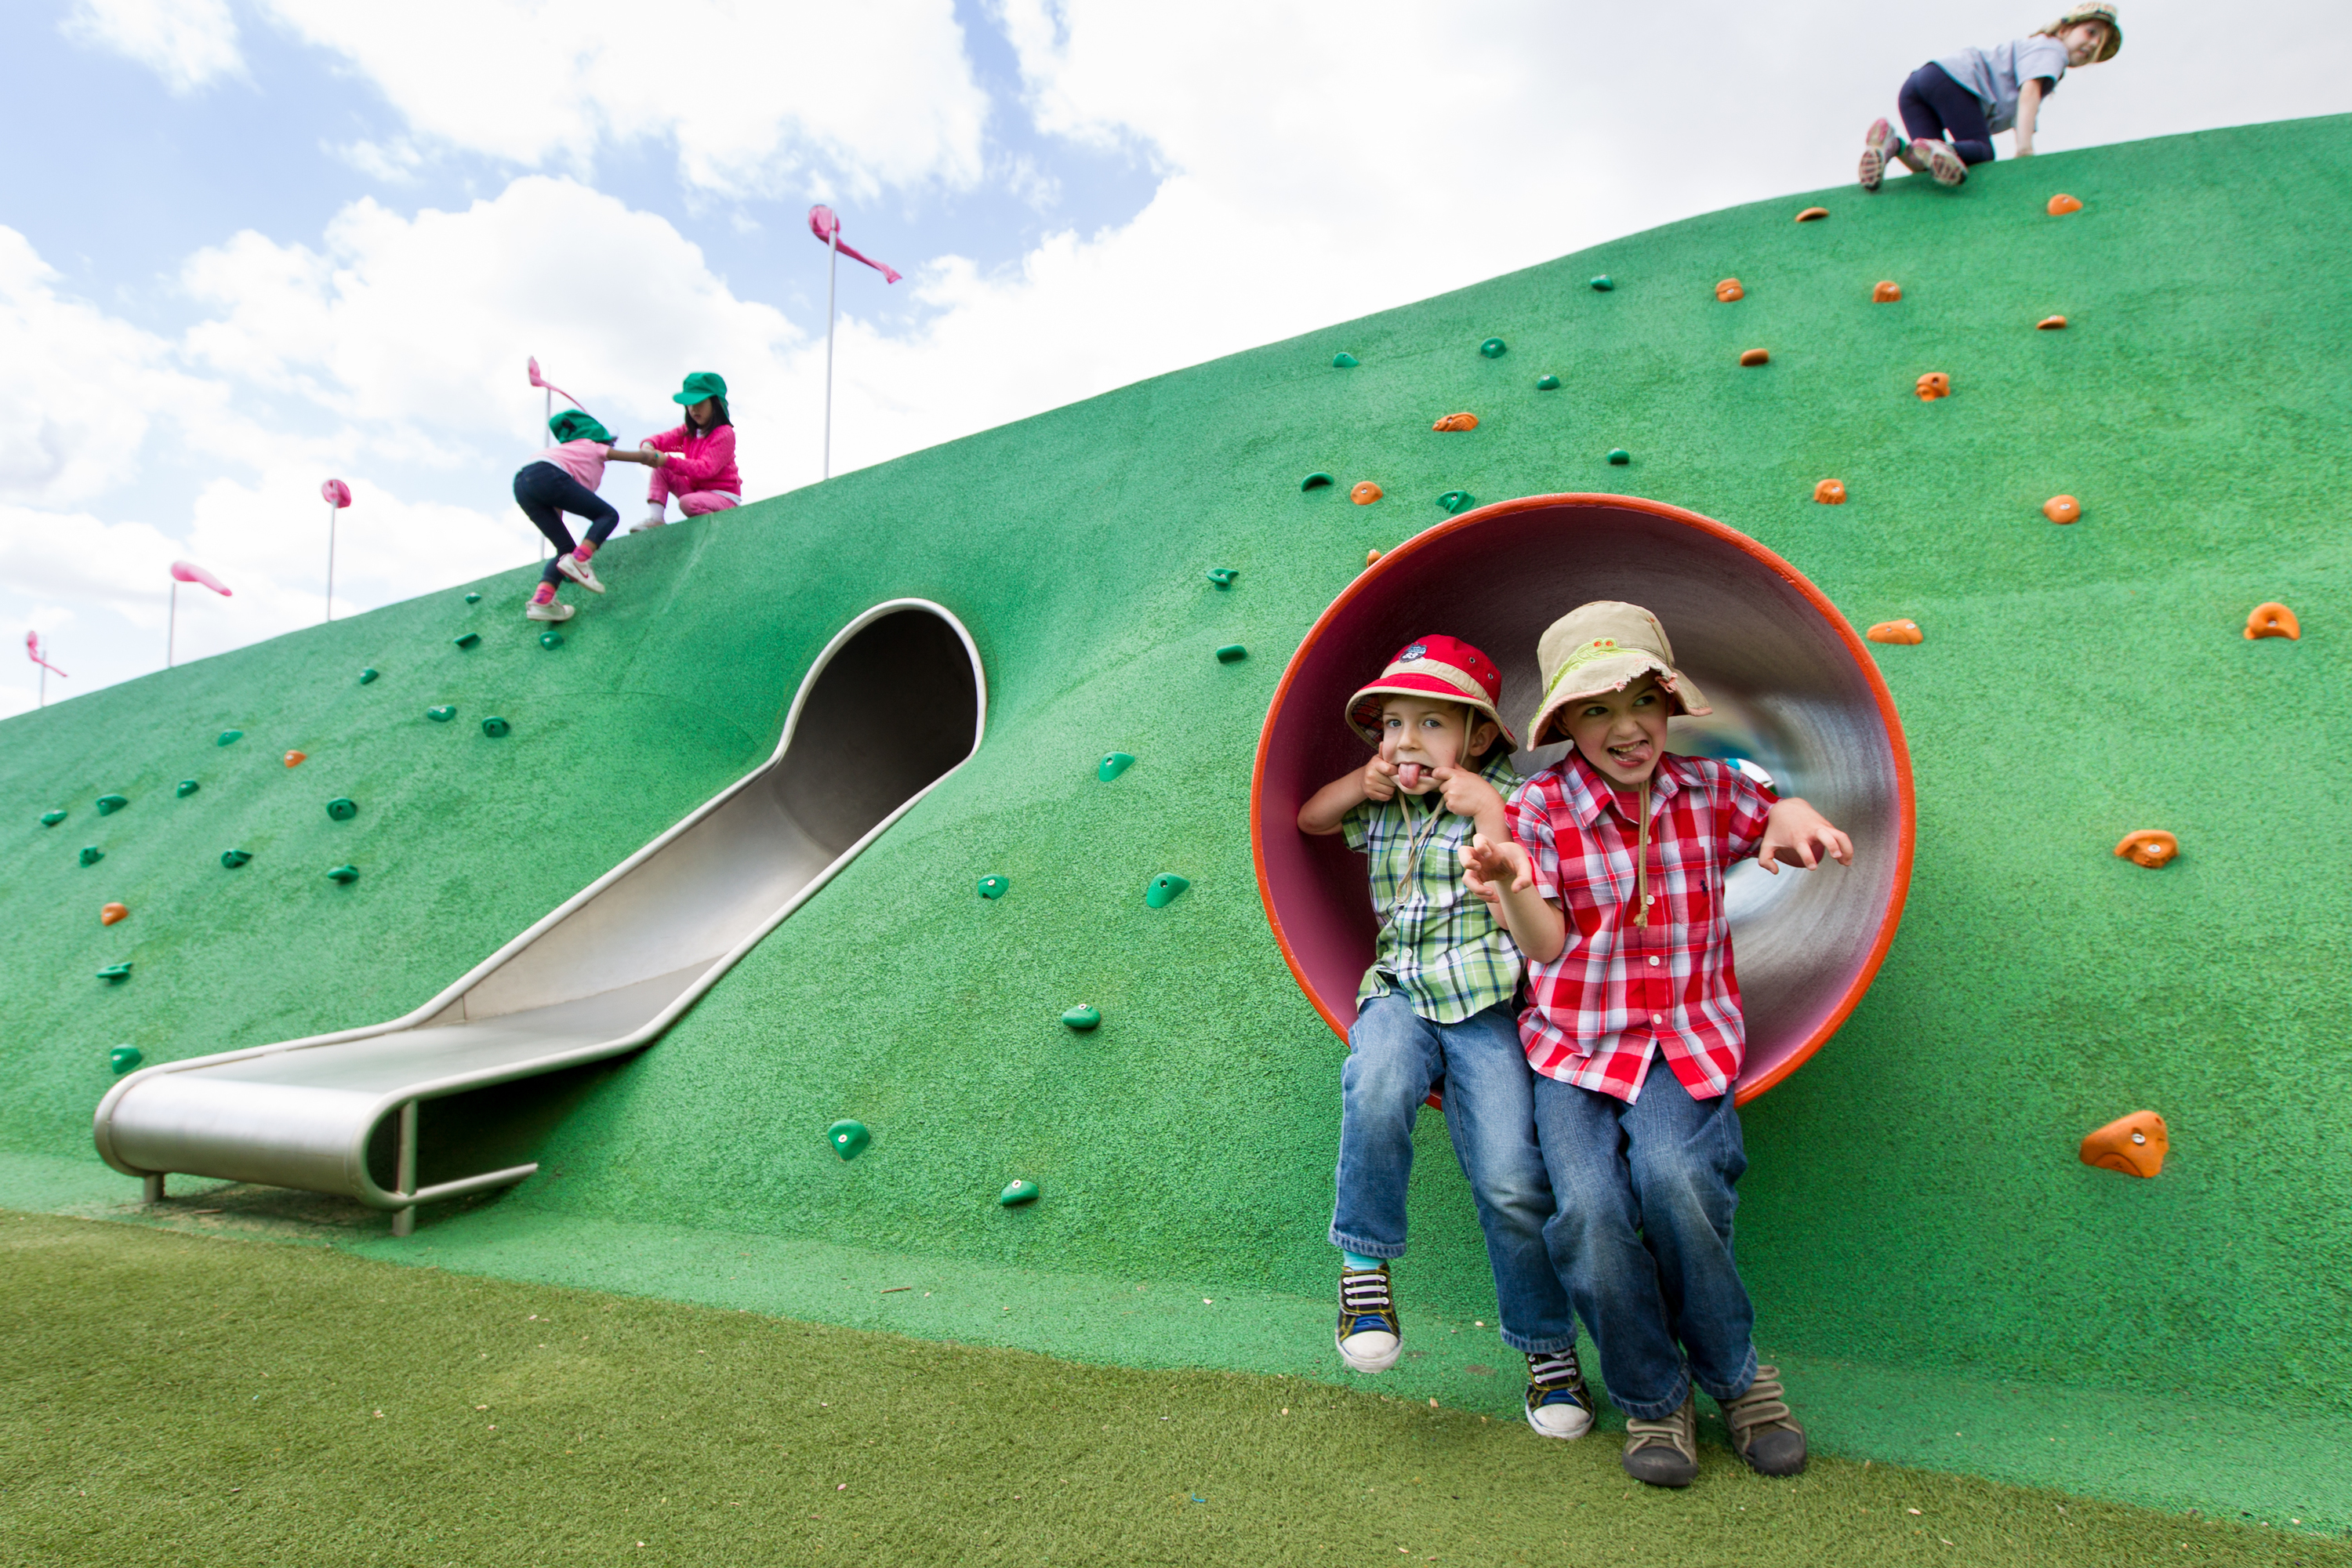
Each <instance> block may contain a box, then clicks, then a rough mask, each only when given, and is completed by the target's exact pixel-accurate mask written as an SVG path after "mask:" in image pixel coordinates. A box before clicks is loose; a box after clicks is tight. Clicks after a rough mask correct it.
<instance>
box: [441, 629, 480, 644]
mask: <svg viewBox="0 0 2352 1568" xmlns="http://www.w3.org/2000/svg"><path fill="white" fill-rule="evenodd" d="M449 640H450V641H451V642H453V643H455V644H456V645H457V647H474V646H475V645H477V644H478V643H479V642H480V641H481V640H482V634H481V633H479V632H467V633H466V634H465V636H463V637H451V638H450V639H449Z"/></svg>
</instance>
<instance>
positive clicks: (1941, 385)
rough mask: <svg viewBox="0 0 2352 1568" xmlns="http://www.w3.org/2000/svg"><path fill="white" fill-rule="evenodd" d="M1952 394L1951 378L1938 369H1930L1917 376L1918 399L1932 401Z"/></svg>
mask: <svg viewBox="0 0 2352 1568" xmlns="http://www.w3.org/2000/svg"><path fill="white" fill-rule="evenodd" d="M1951 395H1952V378H1951V377H1950V376H1948V375H1946V374H1944V373H1943V372H1942V371H1940V370H1931V371H1929V372H1928V373H1927V374H1925V375H1923V376H1921V377H1920V378H1919V401H1920V402H1922V403H1933V402H1934V401H1935V400H1936V399H1937V398H1938V397H1949V396H1951Z"/></svg>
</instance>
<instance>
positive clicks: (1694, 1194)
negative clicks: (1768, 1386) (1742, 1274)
mask: <svg viewBox="0 0 2352 1568" xmlns="http://www.w3.org/2000/svg"><path fill="white" fill-rule="evenodd" d="M1535 1101H1536V1104H1535V1114H1536V1136H1537V1138H1538V1140H1539V1141H1540V1142H1541V1143H1542V1145H1543V1155H1544V1166H1545V1168H1546V1169H1547V1170H1548V1171H1549V1173H1550V1175H1551V1185H1552V1190H1553V1192H1554V1193H1556V1194H1558V1195H1559V1213H1558V1214H1556V1215H1553V1216H1552V1220H1551V1223H1550V1224H1549V1226H1545V1227H1544V1237H1545V1239H1546V1240H1547V1241H1548V1242H1549V1244H1550V1248H1551V1261H1552V1265H1553V1267H1554V1268H1557V1269H1558V1270H1559V1277H1560V1279H1563V1280H1565V1281H1567V1284H1568V1293H1569V1297H1570V1300H1573V1301H1574V1302H1575V1303H1576V1310H1577V1311H1578V1313H1579V1314H1580V1316H1582V1318H1583V1319H1584V1325H1585V1327H1586V1328H1588V1329H1590V1330H1591V1331H1592V1342H1593V1344H1594V1345H1595V1346H1596V1347H1597V1348H1598V1349H1599V1350H1600V1352H1601V1381H1602V1382H1603V1383H1605V1384H1608V1388H1609V1397H1610V1398H1611V1399H1612V1400H1613V1401H1614V1402H1615V1403H1616V1405H1617V1407H1618V1408H1619V1409H1620V1410H1622V1411H1624V1412H1625V1413H1626V1414H1627V1415H1638V1416H1640V1417H1642V1418H1643V1420H1646V1421H1655V1420H1658V1419H1660V1418H1661V1417H1664V1416H1667V1415H1673V1414H1674V1413H1675V1411H1676V1410H1678V1409H1680V1408H1682V1403H1683V1401H1684V1400H1685V1398H1687V1397H1688V1396H1689V1394H1690V1385H1691V1384H1692V1383H1694V1382H1696V1384H1698V1385H1699V1387H1701V1388H1703V1389H1705V1390H1706V1392H1707V1393H1708V1394H1712V1395H1714V1396H1715V1397H1716V1398H1717V1399H1736V1398H1738V1396H1739V1395H1741V1394H1745V1393H1747V1392H1748V1384H1751V1383H1753V1382H1755V1381H1756V1349H1755V1346H1754V1344H1753V1343H1752V1342H1751V1341H1750V1338H1749V1336H1750V1334H1751V1333H1752V1331H1754V1329H1755V1325H1756V1310H1755V1308H1754V1307H1753V1306H1752V1305H1751V1304H1750V1303H1749V1301H1748V1288H1747V1287H1746V1286H1744V1285H1742V1284H1741V1283H1740V1282H1739V1268H1738V1265H1737V1264H1735V1263H1734V1262H1733V1261H1732V1257H1731V1215H1732V1211H1733V1210H1734V1209H1735V1208H1737V1207H1738V1204H1739V1198H1738V1194H1737V1193H1736V1192H1734V1191H1733V1186H1734V1184H1736V1183H1737V1182H1738V1180H1739V1176H1740V1173H1741V1172H1743V1171H1745V1170H1747V1169H1748V1155H1747V1152H1745V1151H1744V1150H1743V1149H1742V1148H1741V1146H1740V1142H1739V1113H1738V1111H1737V1110H1733V1109H1732V1104H1731V1096H1729V1095H1727V1094H1724V1095H1717V1097H1716V1098H1714V1099H1713V1100H1693V1099H1692V1098H1691V1097H1690V1091H1689V1090H1687V1089H1684V1088H1683V1086H1682V1083H1681V1080H1679V1079H1676V1078H1675V1075H1674V1069H1673V1068H1669V1067H1668V1066H1667V1065H1666V1063H1665V1062H1664V1059H1663V1058H1660V1059H1657V1060H1654V1061H1653V1062H1652V1063H1651V1064H1650V1071H1649V1075H1648V1077H1647V1078H1646V1079H1644V1081H1643V1085H1642V1096H1641V1098H1640V1099H1639V1100H1636V1101H1634V1102H1633V1104H1631V1105H1628V1104H1626V1103H1625V1102H1624V1101H1623V1100H1619V1099H1617V1098H1616V1097H1615V1096H1613V1095H1607V1094H1601V1093H1598V1092H1596V1091H1594V1090H1592V1089H1579V1088H1578V1087H1577V1086H1576V1085H1574V1084H1572V1083H1562V1082H1560V1081H1559V1079H1549V1078H1544V1077H1542V1076H1540V1075H1538V1077H1537V1079H1536V1080H1535ZM1685 1352H1687V1354H1688V1359H1687V1361H1685Z"/></svg>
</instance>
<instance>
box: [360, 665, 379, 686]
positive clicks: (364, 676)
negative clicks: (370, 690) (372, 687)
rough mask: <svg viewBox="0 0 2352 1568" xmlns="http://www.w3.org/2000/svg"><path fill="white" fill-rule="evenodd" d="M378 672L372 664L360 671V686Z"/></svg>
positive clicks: (374, 676) (373, 677)
mask: <svg viewBox="0 0 2352 1568" xmlns="http://www.w3.org/2000/svg"><path fill="white" fill-rule="evenodd" d="M380 673H381V672H380V671H379V670H377V668H375V667H374V666H373V665H370V666H369V667H368V668H365V669H362V670H361V671H360V684H361V685H362V686H365V685H367V684H368V683H369V682H370V681H373V679H376V677H377V676H378V675H379V674H380Z"/></svg>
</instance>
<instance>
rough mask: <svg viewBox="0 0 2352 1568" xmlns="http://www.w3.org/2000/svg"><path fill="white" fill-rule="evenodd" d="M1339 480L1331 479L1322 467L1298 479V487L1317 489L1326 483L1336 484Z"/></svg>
mask: <svg viewBox="0 0 2352 1568" xmlns="http://www.w3.org/2000/svg"><path fill="white" fill-rule="evenodd" d="M1338 483H1339V480H1337V479H1333V478H1332V477H1331V476H1330V475H1328V474H1327V473H1325V472H1324V471H1323V470H1322V469H1320V468H1318V469H1316V470H1315V471H1314V472H1313V473H1311V474H1309V475H1307V477H1306V478H1305V479H1301V480H1299V481H1298V488H1299V489H1302V490H1319V489H1323V488H1324V487H1325V486H1327V485H1336V484H1338Z"/></svg>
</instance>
